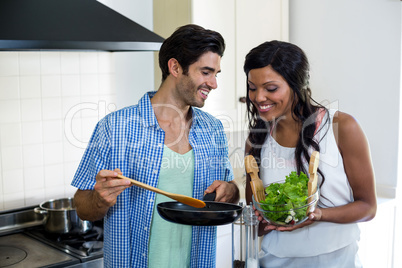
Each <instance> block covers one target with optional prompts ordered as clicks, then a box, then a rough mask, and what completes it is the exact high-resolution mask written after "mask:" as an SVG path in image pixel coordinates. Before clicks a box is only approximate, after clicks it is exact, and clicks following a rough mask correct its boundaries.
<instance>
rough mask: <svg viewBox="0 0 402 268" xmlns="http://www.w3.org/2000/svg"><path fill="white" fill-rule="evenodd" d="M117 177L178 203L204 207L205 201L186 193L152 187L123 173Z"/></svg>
mask: <svg viewBox="0 0 402 268" xmlns="http://www.w3.org/2000/svg"><path fill="white" fill-rule="evenodd" d="M117 177H118V178H119V179H126V180H129V181H131V183H132V184H134V185H135V186H138V187H141V188H143V189H146V190H149V191H152V192H155V193H158V194H163V195H165V196H167V197H169V198H172V199H173V200H176V201H178V202H180V203H183V204H186V205H189V206H192V207H195V208H203V207H205V202H204V201H202V200H199V199H196V198H192V197H189V196H186V195H181V194H173V193H169V192H166V191H163V190H161V189H158V188H155V187H152V186H150V185H148V184H145V183H142V182H139V181H136V180H133V179H130V178H127V177H125V176H123V175H120V174H119V175H117Z"/></svg>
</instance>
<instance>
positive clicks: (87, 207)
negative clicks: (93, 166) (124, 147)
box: [74, 169, 131, 221]
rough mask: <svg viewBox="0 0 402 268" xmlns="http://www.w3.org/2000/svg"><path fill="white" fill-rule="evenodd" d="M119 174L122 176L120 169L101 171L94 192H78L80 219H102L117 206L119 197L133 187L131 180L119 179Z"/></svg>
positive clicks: (76, 200)
mask: <svg viewBox="0 0 402 268" xmlns="http://www.w3.org/2000/svg"><path fill="white" fill-rule="evenodd" d="M117 174H121V171H120V170H119V169H115V170H114V171H111V170H101V171H99V173H98V174H97V175H96V183H95V187H94V190H77V192H76V193H75V195H74V203H75V206H76V210H77V214H78V217H80V219H82V220H89V221H95V220H100V219H102V218H103V217H104V216H105V215H106V213H107V211H108V210H109V208H110V207H112V206H113V205H114V204H116V201H117V196H118V195H119V194H120V193H122V192H123V191H124V190H125V189H127V188H128V187H130V186H131V182H130V181H129V180H124V179H119V178H117V177H116V176H117Z"/></svg>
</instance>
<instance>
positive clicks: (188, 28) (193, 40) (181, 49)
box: [159, 24, 225, 82]
mask: <svg viewBox="0 0 402 268" xmlns="http://www.w3.org/2000/svg"><path fill="white" fill-rule="evenodd" d="M209 51H210V52H214V53H216V54H218V55H219V56H221V57H222V56H223V52H224V51H225V41H224V39H223V37H222V35H221V34H220V33H218V32H215V31H212V30H207V29H204V28H203V27H201V26H198V25H195V24H188V25H184V26H181V27H179V28H178V29H177V30H176V31H175V32H174V33H173V34H172V35H171V36H170V37H169V38H167V39H166V40H165V41H164V42H163V44H162V46H161V48H160V50H159V67H160V68H161V70H162V82H163V81H165V79H166V78H167V77H168V75H169V68H168V61H169V60H170V59H171V58H174V59H176V60H177V61H178V62H179V64H180V65H181V67H182V68H183V73H184V74H187V72H188V67H189V66H190V65H191V64H193V63H194V62H196V61H197V60H198V59H199V58H200V56H201V55H203V54H204V53H206V52H209Z"/></svg>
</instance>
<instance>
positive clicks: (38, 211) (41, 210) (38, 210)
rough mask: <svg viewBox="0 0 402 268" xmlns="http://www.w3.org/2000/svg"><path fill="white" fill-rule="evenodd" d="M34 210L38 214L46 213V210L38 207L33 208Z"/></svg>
mask: <svg viewBox="0 0 402 268" xmlns="http://www.w3.org/2000/svg"><path fill="white" fill-rule="evenodd" d="M34 211H35V213H38V214H47V210H45V209H41V208H40V207H36V208H34Z"/></svg>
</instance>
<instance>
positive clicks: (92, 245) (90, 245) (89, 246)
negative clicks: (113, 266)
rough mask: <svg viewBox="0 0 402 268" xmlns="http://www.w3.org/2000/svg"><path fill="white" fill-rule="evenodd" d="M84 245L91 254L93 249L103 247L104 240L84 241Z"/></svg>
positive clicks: (96, 249)
mask: <svg viewBox="0 0 402 268" xmlns="http://www.w3.org/2000/svg"><path fill="white" fill-rule="evenodd" d="M82 246H83V247H84V248H86V249H87V253H88V254H90V253H91V252H92V251H98V250H101V249H103V241H88V242H85V243H83V244H82Z"/></svg>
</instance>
